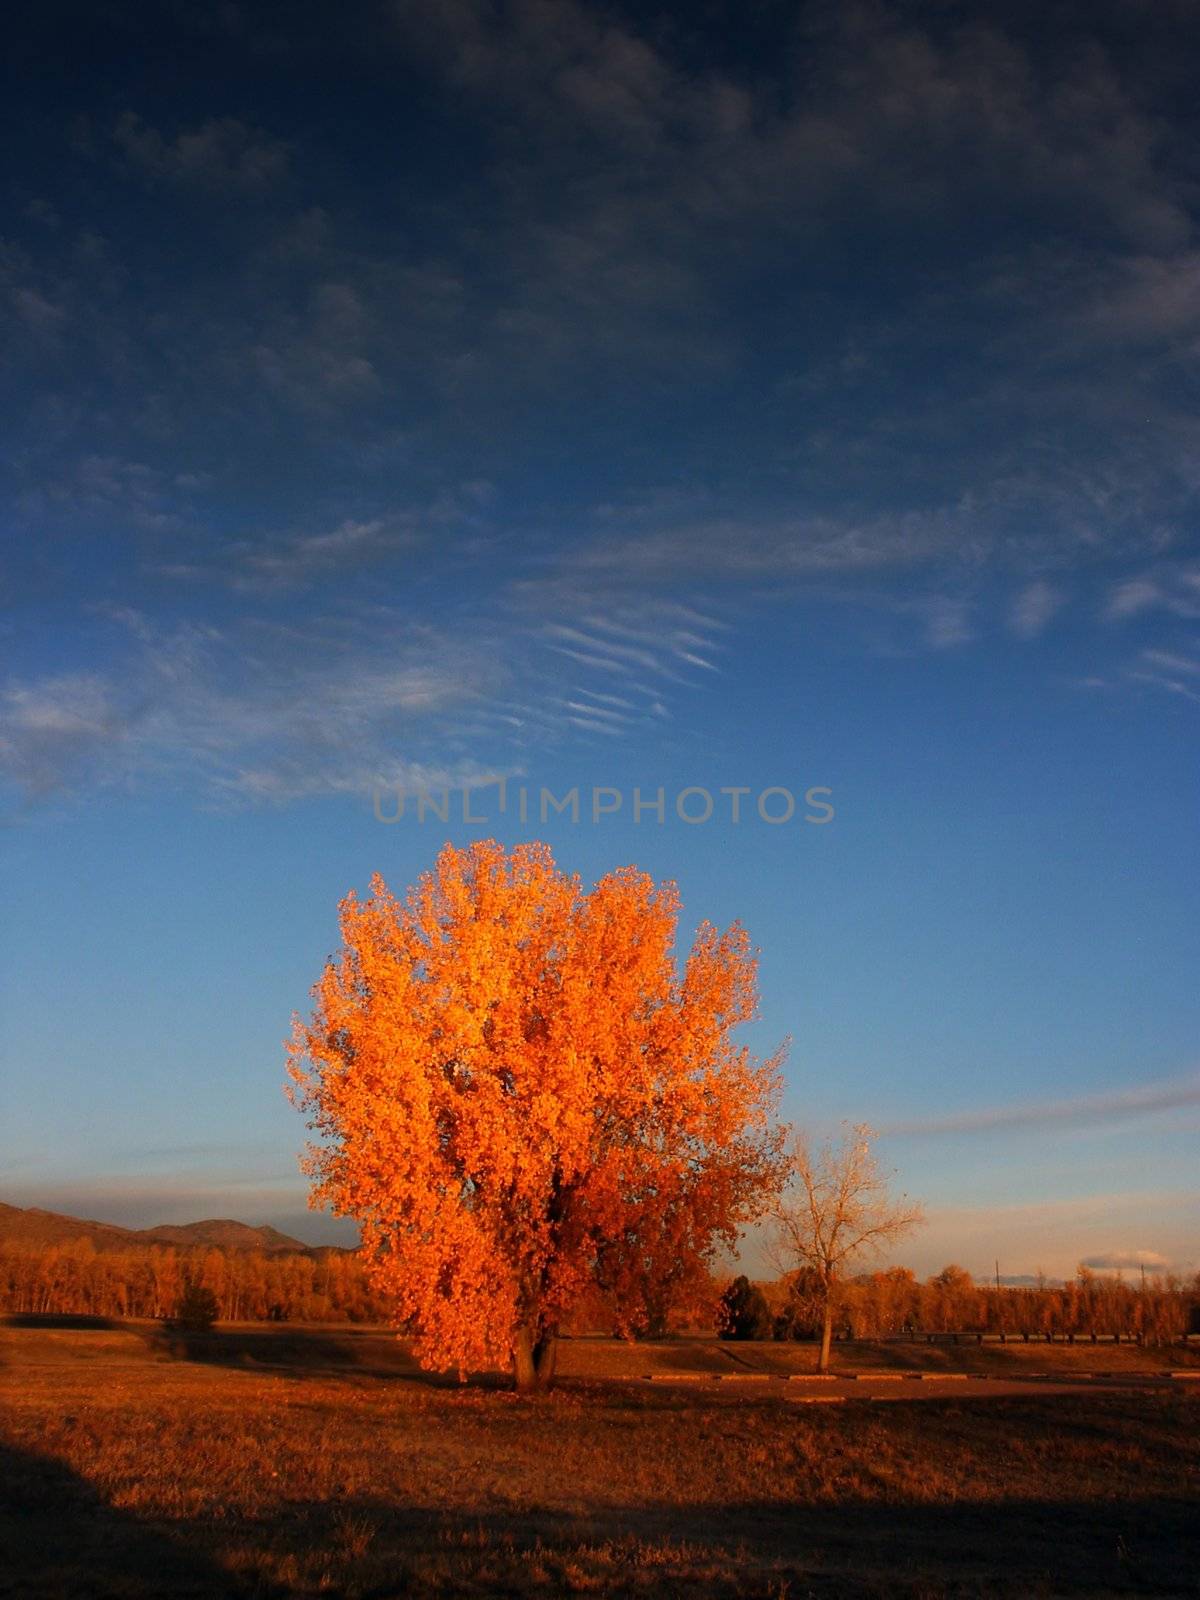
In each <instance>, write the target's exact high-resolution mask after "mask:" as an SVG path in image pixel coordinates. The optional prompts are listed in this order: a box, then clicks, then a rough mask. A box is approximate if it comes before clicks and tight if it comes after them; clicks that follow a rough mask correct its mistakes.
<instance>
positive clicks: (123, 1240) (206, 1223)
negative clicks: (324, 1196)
mask: <svg viewBox="0 0 1200 1600" xmlns="http://www.w3.org/2000/svg"><path fill="white" fill-rule="evenodd" d="M75 1239H90V1240H91V1242H92V1244H93V1245H95V1247H96V1249H97V1250H120V1249H123V1248H127V1247H129V1246H131V1245H161V1246H174V1247H175V1248H177V1249H203V1248H209V1249H212V1248H216V1249H218V1250H262V1251H264V1252H265V1253H267V1254H272V1253H276V1252H279V1253H282V1252H283V1251H289V1252H292V1253H295V1254H300V1255H313V1254H316V1253H324V1252H325V1251H327V1250H328V1249H330V1248H333V1247H330V1246H320V1245H316V1246H314V1245H308V1244H305V1243H304V1241H303V1240H301V1239H294V1238H293V1237H292V1236H291V1235H290V1234H286V1233H281V1232H280V1231H279V1229H278V1228H272V1227H271V1226H269V1225H268V1224H265V1223H264V1224H263V1225H261V1226H259V1227H254V1226H252V1225H251V1224H250V1223H248V1222H238V1221H236V1220H234V1219H233V1218H231V1217H209V1218H206V1219H205V1220H203V1221H201V1222H183V1223H171V1222H162V1223H158V1224H157V1225H156V1226H155V1227H152V1228H123V1227H121V1226H120V1224H119V1223H115V1222H96V1221H93V1220H92V1219H90V1218H86V1217H73V1216H69V1215H68V1214H67V1213H66V1212H63V1211H44V1210H42V1208H41V1207H40V1206H12V1205H8V1204H6V1203H5V1202H3V1201H0V1243H7V1242H9V1241H13V1240H15V1241H18V1242H21V1243H29V1244H42V1245H54V1244H67V1243H69V1242H70V1241H72V1240H75Z"/></svg>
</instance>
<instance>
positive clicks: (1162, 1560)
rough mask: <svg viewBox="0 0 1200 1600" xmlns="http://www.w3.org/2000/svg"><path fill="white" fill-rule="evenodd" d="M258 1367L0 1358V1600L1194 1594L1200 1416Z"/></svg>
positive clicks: (148, 1351) (290, 1363) (240, 1341)
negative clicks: (879, 1402)
mask: <svg viewBox="0 0 1200 1600" xmlns="http://www.w3.org/2000/svg"><path fill="white" fill-rule="evenodd" d="M264 1338H265V1339H267V1340H269V1339H272V1338H273V1339H275V1340H277V1341H278V1342H277V1343H276V1344H275V1345H264V1344H263V1343H261V1342H259V1343H257V1344H256V1343H254V1342H253V1341H250V1340H249V1335H248V1332H247V1331H246V1330H233V1331H231V1332H228V1333H225V1334H222V1335H218V1336H217V1337H216V1338H215V1339H214V1340H212V1341H210V1343H209V1344H208V1345H207V1346H205V1347H204V1348H201V1347H200V1346H194V1347H193V1348H192V1351H191V1355H192V1356H193V1357H202V1358H203V1359H188V1358H187V1352H186V1351H185V1350H183V1349H182V1348H179V1349H177V1350H176V1352H175V1354H174V1355H172V1353H171V1352H170V1350H169V1349H167V1348H166V1347H164V1346H163V1345H162V1344H160V1343H157V1342H156V1341H155V1340H154V1339H153V1338H152V1337H150V1333H149V1330H141V1331H138V1330H133V1331H123V1330H119V1329H118V1330H109V1331H104V1330H99V1331H77V1332H71V1331H53V1332H47V1331H43V1330H38V1329H7V1330H0V1389H2V1391H3V1393H2V1398H3V1401H4V1412H3V1415H4V1422H3V1429H2V1437H3V1440H4V1445H3V1453H2V1457H0V1460H2V1466H0V1485H2V1497H3V1504H4V1511H3V1514H2V1515H0V1539H2V1541H3V1543H2V1548H0V1594H5V1595H12V1596H14V1597H15V1596H18V1595H19V1596H21V1597H23V1600H24V1597H28V1600H43V1597H44V1600H49V1597H51V1596H54V1597H67V1596H83V1595H106V1596H112V1597H114V1600H117V1597H120V1600H133V1597H135V1596H136V1597H139V1600H140V1597H149V1596H152V1595H153V1596H159V1595H163V1594H167V1593H169V1594H178V1595H197V1596H198V1595H215V1594H231V1595H232V1594H236V1595H258V1596H264V1597H265V1596H284V1595H287V1596H301V1595H303V1596H310V1595H311V1596H316V1595H347V1596H361V1597H364V1600H366V1597H368V1596H369V1597H372V1600H382V1597H383V1596H389V1595H402V1594H405V1595H408V1594H412V1595H452V1594H453V1595H459V1594H462V1595H476V1596H491V1595H515V1596H527V1595H538V1596H551V1595H563V1594H582V1595H604V1594H636V1595H645V1596H668V1595H672V1596H673V1595H689V1596H696V1597H710V1596H724V1595H750V1596H764V1597H765V1596H775V1597H778V1600H783V1597H785V1596H786V1597H789V1600H799V1597H801V1596H808V1595H819V1596H833V1595H878V1596H885V1595H886V1596H891V1595H900V1596H912V1597H917V1596H921V1597H926V1600H933V1597H935V1596H949V1595H974V1594H980V1595H1012V1596H1015V1595H1022V1596H1024V1595H1037V1594H1041V1595H1060V1594H1093V1595H1094V1594H1129V1593H1155V1594H1180V1595H1182V1594H1190V1593H1194V1592H1195V1588H1194V1572H1195V1571H1196V1570H1197V1563H1198V1562H1200V1536H1198V1533H1197V1527H1198V1524H1200V1517H1197V1515H1196V1513H1197V1505H1196V1500H1197V1486H1198V1480H1197V1467H1198V1465H1200V1453H1198V1449H1197V1434H1196V1422H1197V1420H1198V1419H1200V1411H1198V1410H1197V1404H1196V1400H1195V1399H1194V1398H1193V1397H1192V1393H1191V1391H1190V1390H1189V1391H1188V1392H1180V1393H1171V1392H1157V1391H1154V1390H1150V1389H1147V1390H1145V1391H1140V1392H1132V1391H1131V1392H1128V1393H1109V1394H1100V1393H1097V1394H1091V1395H1087V1396H1086V1397H1083V1398H1075V1397H1067V1398H1063V1397H1049V1396H1048V1397H1046V1398H1036V1399H1026V1398H1021V1399H996V1400H990V1401H989V1400H968V1399H959V1400H955V1399H953V1398H949V1399H946V1400H943V1401H938V1402H936V1403H934V1402H925V1403H923V1404H922V1403H918V1402H915V1401H914V1402H906V1401H896V1402H893V1403H891V1404H888V1405H886V1406H875V1405H872V1404H870V1403H862V1404H853V1405H847V1406H838V1407H829V1406H809V1405H803V1406H798V1405H796V1404H795V1403H794V1401H790V1400H789V1399H788V1398H786V1397H785V1396H784V1395H783V1394H782V1393H781V1391H784V1390H788V1389H794V1388H795V1385H782V1384H780V1385H776V1386H768V1387H764V1388H761V1389H760V1388H757V1387H754V1386H747V1387H745V1388H743V1387H740V1386H739V1387H735V1386H733V1385H729V1386H725V1385H712V1386H711V1388H703V1389H683V1390H681V1389H677V1388H672V1387H658V1386H654V1385H649V1384H646V1385H621V1384H614V1383H611V1382H602V1381H598V1380H597V1379H595V1378H585V1377H573V1378H572V1377H568V1379H567V1381H566V1382H565V1383H564V1384H563V1386H562V1387H561V1388H560V1389H559V1390H558V1391H556V1392H555V1393H553V1394H551V1395H549V1396H546V1397H543V1398H540V1399H538V1400H535V1401H522V1400H518V1399H516V1398H515V1397H514V1396H512V1395H510V1394H508V1393H506V1392H504V1391H502V1390H499V1389H497V1388H494V1387H493V1388H483V1387H472V1388H466V1389H462V1388H459V1387H457V1386H454V1385H436V1384H430V1383H427V1382H425V1381H422V1380H420V1379H418V1378H415V1377H414V1376H413V1375H412V1372H411V1366H410V1363H409V1362H408V1360H407V1357H406V1355H405V1353H404V1352H403V1350H402V1349H401V1348H400V1347H399V1346H398V1345H397V1344H396V1342H395V1341H393V1340H388V1339H386V1338H383V1337H382V1336H380V1335H371V1334H364V1333H357V1334H346V1335H345V1336H343V1334H342V1333H334V1332H332V1331H328V1332H324V1333H319V1334H311V1335H310V1334H309V1333H308V1331H307V1330H306V1331H305V1332H304V1333H302V1334H300V1333H289V1332H288V1331H287V1330H281V1331H280V1332H273V1333H267V1334H263V1333H262V1332H261V1330H260V1331H259V1339H260V1341H261V1340H262V1339H264ZM614 1348H619V1347H613V1346H611V1345H607V1344H600V1343H597V1344H596V1345H595V1346H585V1345H583V1344H582V1343H581V1345H580V1348H579V1349H572V1350H571V1351H570V1359H569V1361H568V1362H567V1369H568V1372H570V1371H571V1370H572V1367H573V1366H574V1367H575V1368H576V1369H577V1368H578V1366H579V1365H580V1364H583V1365H588V1364H591V1365H596V1364H598V1363H600V1362H602V1361H603V1360H604V1359H606V1358H607V1357H606V1356H605V1355H602V1354H600V1353H598V1352H608V1351H611V1350H613V1349H614ZM658 1348H659V1349H660V1350H661V1349H665V1348H667V1347H658ZM766 1350H767V1347H761V1346H760V1347H755V1349H754V1351H753V1352H752V1353H754V1354H758V1353H761V1352H763V1351H766ZM709 1353H710V1354H711V1355H713V1356H714V1357H719V1358H720V1359H726V1358H725V1357H723V1356H721V1354H720V1352H719V1351H716V1350H714V1349H710V1351H709ZM739 1353H741V1354H745V1352H744V1350H743V1351H742V1352H739ZM962 1353H963V1352H962V1351H960V1352H958V1354H959V1355H960V1356H961V1355H962ZM1135 1354H1137V1352H1131V1357H1132V1356H1133V1355H1135ZM646 1355H647V1351H646V1350H645V1349H638V1350H636V1351H634V1352H633V1353H632V1356H631V1357H630V1359H633V1358H634V1357H636V1358H637V1360H638V1361H639V1362H640V1363H641V1370H648V1368H647V1366H646V1362H645V1357H646ZM622 1359H624V1356H623V1357H622ZM1021 1359H1024V1358H1021ZM1042 1361H1043V1365H1044V1364H1045V1352H1043V1356H1042ZM267 1362H271V1363H272V1364H271V1365H267V1364H266V1363H267ZM253 1363H258V1364H257V1365H255V1364H253ZM868 1364H869V1363H868ZM1157 1364H1158V1365H1159V1366H1162V1365H1165V1364H1167V1363H1164V1362H1163V1361H1162V1360H1161V1359H1160V1360H1159V1361H1158V1363H1157ZM1170 1364H1175V1363H1174V1362H1172V1363H1170ZM922 1387H928V1386H922Z"/></svg>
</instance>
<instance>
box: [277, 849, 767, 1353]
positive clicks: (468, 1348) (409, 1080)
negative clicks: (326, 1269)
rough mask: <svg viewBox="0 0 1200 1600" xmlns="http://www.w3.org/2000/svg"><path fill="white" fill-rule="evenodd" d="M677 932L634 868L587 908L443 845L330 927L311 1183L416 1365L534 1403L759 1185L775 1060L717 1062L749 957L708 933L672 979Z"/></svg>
mask: <svg viewBox="0 0 1200 1600" xmlns="http://www.w3.org/2000/svg"><path fill="white" fill-rule="evenodd" d="M678 910H679V901H678V893H677V890H676V888H675V886H674V884H671V883H663V884H655V883H654V882H653V881H652V879H650V878H649V877H648V876H647V875H646V874H645V873H642V872H639V871H637V870H636V869H635V868H633V867H626V868H623V869H621V870H620V871H617V872H613V873H610V874H608V875H607V876H606V877H604V878H602V879H601V880H600V882H599V883H597V884H596V885H595V887H594V888H593V889H592V891H591V892H590V893H586V894H585V893H584V892H583V890H582V888H581V885H580V883H579V880H578V878H577V877H571V876H567V875H566V874H565V873H563V872H561V871H559V870H558V868H557V867H556V866H555V863H554V860H553V857H552V856H551V854H550V850H549V848H548V847H547V846H545V845H541V844H532V845H522V846H519V847H517V848H516V849H515V850H514V851H513V852H512V854H511V855H508V854H506V853H505V851H504V850H503V848H502V847H501V846H500V845H498V844H496V843H495V842H493V841H487V842H484V843H478V844H474V845H472V846H470V847H469V848H467V849H463V850H459V849H455V848H454V847H453V846H450V845H447V846H446V848H445V849H444V850H443V851H442V853H441V855H440V856H439V857H438V860H437V865H436V868H435V870H434V871H433V872H431V873H428V874H426V875H425V876H424V877H422V879H421V880H420V882H419V883H418V884H417V886H416V887H415V888H414V889H412V890H410V892H409V894H408V896H407V898H406V899H404V900H399V899H397V898H396V897H395V896H393V895H392V894H391V893H389V891H388V889H387V887H386V886H385V884H384V883H383V881H382V879H381V878H379V877H378V876H376V877H375V878H374V879H373V880H372V885H371V898H370V899H368V900H366V901H360V900H359V899H357V898H356V897H355V896H354V895H353V894H351V895H349V896H348V897H347V899H346V900H345V901H344V902H343V903H342V906H341V928H342V938H343V941H344V947H343V950H342V952H341V954H340V956H339V957H337V958H335V959H334V960H332V961H331V962H330V964H329V965H328V966H327V968H326V970H325V973H324V975H323V977H322V978H321V980H320V982H319V983H318V984H317V985H316V986H315V988H314V990H313V994H314V998H315V1001H316V1006H315V1011H314V1015H313V1017H312V1020H311V1022H310V1023H308V1024H305V1023H304V1022H302V1021H301V1020H300V1019H297V1021H296V1024H295V1036H294V1040H293V1044H292V1046H291V1052H290V1053H291V1065H290V1067H289V1072H290V1075H291V1077H292V1078H293V1080H294V1085H295V1087H294V1088H293V1089H292V1091H291V1093H292V1096H293V1099H294V1100H295V1101H296V1103H297V1104H298V1105H300V1106H301V1107H302V1108H303V1109H305V1110H307V1111H308V1112H309V1114H310V1119H311V1120H310V1123H309V1126H310V1127H312V1128H313V1129H315V1130H316V1131H317V1133H318V1134H319V1135H320V1142H319V1143H317V1144H313V1145H310V1146H309V1153H308V1156H307V1158H306V1160H305V1162H304V1167H305V1170H306V1171H307V1172H308V1173H309V1174H310V1176H311V1177H312V1178H313V1179H314V1188H313V1195H312V1203H313V1204H314V1205H317V1206H320V1205H325V1204H329V1205H331V1206H332V1208H333V1209H334V1210H335V1211H336V1212H337V1213H339V1214H341V1215H348V1216H353V1217H355V1218H357V1219H358V1221H359V1222H360V1224H361V1226H362V1231H363V1244H364V1255H365V1257H366V1259H367V1261H368V1264H369V1266H368V1270H369V1272H370V1275H371V1278H372V1281H373V1286H374V1288H375V1289H376V1290H377V1291H378V1292H381V1293H384V1294H386V1295H387V1296H388V1297H389V1298H390V1299H391V1301H392V1302H393V1303H394V1305H395V1307H396V1313H397V1318H398V1320H400V1321H401V1322H403V1323H404V1324H406V1325H407V1326H408V1327H409V1329H410V1331H411V1332H412V1333H413V1335H414V1338H415V1341H416V1350H417V1353H418V1356H419V1358H420V1359H421V1360H422V1361H423V1362H424V1363H425V1364H427V1365H429V1366H431V1367H435V1368H439V1369H442V1370H450V1369H457V1370H458V1371H459V1372H460V1373H462V1372H465V1371H466V1370H467V1369H468V1368H471V1367H480V1366H485V1365H489V1364H497V1363H498V1364H504V1365H507V1364H508V1363H509V1362H510V1361H514V1360H515V1363H516V1367H517V1376H518V1382H521V1381H522V1379H523V1378H524V1380H525V1381H527V1382H528V1381H533V1380H532V1376H531V1373H532V1370H533V1369H532V1368H531V1366H530V1362H531V1360H532V1362H533V1363H534V1365H535V1366H537V1364H538V1363H539V1362H540V1361H541V1360H542V1359H543V1358H544V1357H545V1355H546V1352H547V1351H552V1347H553V1338H554V1335H555V1333H556V1331H557V1329H558V1327H559V1324H560V1323H561V1321H562V1320H563V1319H564V1317H566V1316H567V1315H568V1314H569V1313H570V1312H571V1310H572V1309H573V1308H576V1307H578V1306H579V1305H580V1304H581V1303H583V1302H584V1301H585V1300H586V1299H588V1298H590V1297H591V1296H593V1295H594V1294H595V1292H596V1290H597V1288H599V1290H600V1291H601V1292H602V1293H603V1294H604V1295H605V1296H606V1297H607V1301H608V1303H609V1305H610V1306H611V1310H612V1315H613V1318H614V1321H615V1324H616V1326H617V1327H618V1328H620V1329H622V1330H623V1331H626V1332H629V1331H633V1330H635V1329H636V1328H638V1327H640V1326H644V1325H645V1324H646V1323H647V1322H648V1321H651V1320H653V1318H654V1316H655V1314H656V1312H657V1311H658V1310H661V1307H660V1306H656V1305H655V1301H654V1297H655V1296H656V1295H657V1296H658V1297H659V1298H660V1299H661V1296H662V1295H663V1293H664V1292H666V1291H667V1290H669V1291H670V1293H672V1294H673V1295H674V1296H675V1297H676V1298H679V1297H686V1296H687V1295H689V1294H691V1293H692V1292H694V1291H695V1289H696V1287H697V1285H699V1284H700V1283H701V1282H702V1281H703V1279H704V1277H705V1272H706V1268H707V1266H708V1265H709V1263H710V1262H711V1260H712V1257H713V1256H714V1254H715V1253H716V1251H717V1249H718V1248H719V1246H720V1245H721V1244H732V1243H733V1242H734V1240H735V1239H736V1237H737V1233H738V1231H739V1229H740V1228H741V1227H742V1226H743V1225H744V1224H745V1223H746V1222H747V1221H748V1220H750V1219H752V1218H753V1217H755V1216H757V1215H758V1214H760V1213H761V1211H762V1209H763V1207H764V1205H765V1204H766V1202H767V1200H768V1199H769V1196H770V1194H771V1192H772V1190H773V1188H774V1186H776V1185H777V1183H778V1181H779V1175H780V1173H779V1157H780V1141H781V1133H780V1131H779V1130H777V1129H776V1128H775V1127H774V1126H773V1124H772V1112H773V1109H774V1105H775V1101H776V1099H777V1095H778V1089H779V1056H778V1055H776V1056H773V1057H771V1058H770V1059H769V1060H767V1061H765V1062H760V1061H758V1060H757V1059H755V1058H754V1057H752V1056H751V1055H750V1054H749V1053H748V1051H747V1050H746V1049H745V1048H742V1047H738V1046H736V1045H735V1044H733V1043H732V1042H731V1039H730V1032H731V1030H732V1029H733V1028H734V1027H736V1025H737V1024H739V1023H742V1022H745V1021H747V1020H748V1019H749V1018H750V1017H751V1016H752V1015H753V1013H754V1011H755V1007H756V991H755V961H754V957H753V953H752V951H751V949H750V945H749V940H748V937H747V935H746V933H745V930H744V929H742V928H741V927H740V926H738V925H737V924H735V925H734V926H733V927H731V928H729V929H727V930H726V931H725V932H723V933H722V932H718V930H717V929H716V928H714V927H712V926H711V925H710V924H707V923H705V924H703V925H702V926H701V927H700V929H699V931H698V933H697V935H696V939H695V943H694V945H693V947H692V950H691V952H690V954H689V956H688V958H687V960H686V962H685V964H684V967H683V971H682V973H681V974H680V973H679V972H677V969H676V963H675V958H674V948H673V947H674V939H675V929H676V922H677V919H678ZM531 1352H532V1355H531ZM548 1370H549V1367H548V1364H547V1365H546V1367H544V1368H543V1367H540V1366H539V1367H538V1372H539V1375H545V1373H546V1372H548Z"/></svg>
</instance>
